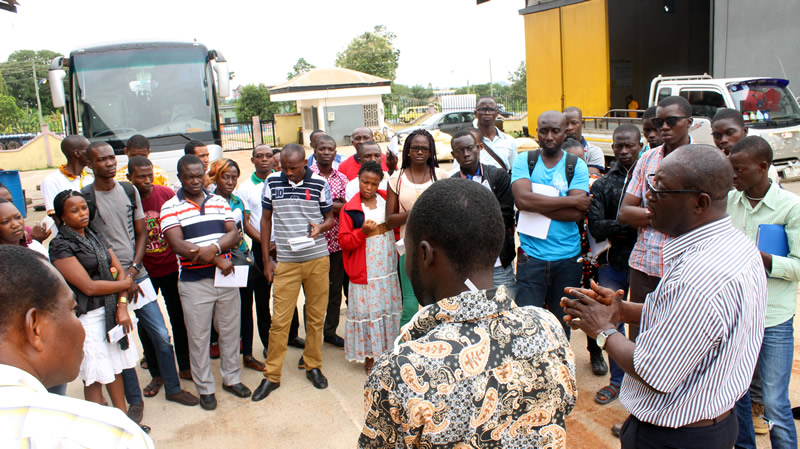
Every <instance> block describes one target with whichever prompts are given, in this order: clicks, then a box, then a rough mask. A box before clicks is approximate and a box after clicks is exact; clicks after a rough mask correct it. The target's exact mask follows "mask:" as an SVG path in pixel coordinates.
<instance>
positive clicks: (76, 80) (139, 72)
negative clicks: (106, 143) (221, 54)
mask: <svg viewBox="0 0 800 449" xmlns="http://www.w3.org/2000/svg"><path fill="white" fill-rule="evenodd" d="M206 53H207V52H206V50H205V48H204V47H172V48H170V47H166V48H135V49H130V50H112V51H107V52H97V53H92V52H89V53H83V54H81V53H76V54H73V55H72V56H71V68H72V69H71V76H72V85H73V98H74V99H75V106H74V107H75V108H76V113H77V122H78V128H79V130H80V132H81V134H83V135H84V136H86V137H88V138H90V139H92V140H117V141H122V142H125V141H127V139H128V138H130V137H131V136H132V135H134V134H142V135H144V136H145V137H147V138H148V139H150V138H153V137H158V136H166V135H176V134H181V135H184V136H187V137H189V138H197V137H194V136H191V134H196V133H203V134H208V133H209V132H210V131H217V127H218V124H217V121H216V120H215V107H214V105H215V101H214V88H213V79H214V78H213V75H212V74H211V66H210V64H208V63H207V61H206ZM201 140H203V139H201Z"/></svg>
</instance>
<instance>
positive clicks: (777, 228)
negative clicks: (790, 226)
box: [756, 224, 789, 257]
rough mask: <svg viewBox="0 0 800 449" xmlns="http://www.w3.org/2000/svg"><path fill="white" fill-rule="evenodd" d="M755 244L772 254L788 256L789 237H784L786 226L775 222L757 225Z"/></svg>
mask: <svg viewBox="0 0 800 449" xmlns="http://www.w3.org/2000/svg"><path fill="white" fill-rule="evenodd" d="M756 246H758V249H759V250H761V251H764V252H765V253H767V254H772V255H773V256H782V257H786V256H788V255H789V239H788V238H787V237H786V228H785V227H784V226H783V225H777V224H762V225H758V235H757V236H756Z"/></svg>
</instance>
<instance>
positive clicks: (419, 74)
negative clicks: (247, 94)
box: [0, 0, 525, 88]
mask: <svg viewBox="0 0 800 449" xmlns="http://www.w3.org/2000/svg"><path fill="white" fill-rule="evenodd" d="M524 4H525V2H524V1H523V0H492V1H490V2H488V3H484V4H481V5H476V2H475V0H405V1H395V2H387V1H384V0H371V1H369V0H363V1H362V0H338V1H330V0H328V1H324V0H313V1H310V0H288V1H287V0H279V1H276V0H267V1H260V2H259V1H252V0H251V1H243V0H225V1H207V0H192V1H190V0H160V1H153V0H138V1H136V2H133V1H128V2H123V1H119V0H78V1H72V0H20V5H19V6H18V7H17V13H16V14H12V13H9V12H6V11H2V10H0V30H3V37H2V38H0V61H5V60H6V59H7V58H8V55H10V54H11V53H12V52H13V51H15V50H22V49H31V50H39V49H49V50H53V51H56V52H60V53H63V54H65V55H67V54H69V52H70V51H71V50H74V49H76V48H79V47H82V46H90V45H94V44H98V43H108V42H120V41H131V40H180V41H192V40H197V41H198V42H200V43H203V44H205V45H206V46H207V47H208V48H209V49H216V50H219V51H220V52H221V53H222V54H223V55H224V56H225V58H226V59H227V60H228V68H229V70H230V71H232V72H235V74H236V77H235V79H234V80H233V82H232V86H233V87H235V86H237V85H240V84H241V85H244V84H259V83H263V84H266V85H276V84H279V83H282V82H283V81H285V80H286V75H287V73H289V72H290V71H291V70H292V66H293V65H294V64H295V62H297V59H298V58H300V57H303V58H305V59H306V60H307V61H308V62H310V63H311V64H314V65H315V66H317V67H333V66H334V63H335V61H336V53H337V52H341V51H343V50H344V49H345V48H346V47H347V44H348V43H349V42H350V41H351V40H352V39H353V38H354V37H356V36H358V35H360V34H362V33H364V32H365V31H371V30H372V29H373V28H374V26H375V25H384V26H386V28H387V29H388V30H389V31H391V32H393V33H394V34H396V35H397V38H396V39H395V41H394V45H395V48H397V49H399V50H400V61H399V67H398V70H397V78H396V80H395V81H396V82H398V83H401V84H407V85H415V84H421V85H424V86H427V85H428V83H431V85H432V86H433V87H434V88H448V87H461V86H466V85H467V84H481V83H487V82H489V80H490V70H489V66H490V60H491V78H492V79H493V80H494V81H495V82H504V81H505V80H507V78H508V73H509V72H512V71H514V70H515V69H516V68H517V67H518V66H519V63H520V61H522V60H523V59H524V58H525V42H524V32H523V19H522V16H521V15H519V12H518V11H519V10H520V9H522V8H523V7H524Z"/></svg>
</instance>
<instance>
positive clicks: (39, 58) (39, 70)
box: [0, 50, 59, 115]
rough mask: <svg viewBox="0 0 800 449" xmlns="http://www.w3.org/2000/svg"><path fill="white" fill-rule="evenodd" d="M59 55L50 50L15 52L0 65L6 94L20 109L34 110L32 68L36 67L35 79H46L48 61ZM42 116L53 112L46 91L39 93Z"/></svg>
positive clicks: (34, 91)
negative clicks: (6, 89) (6, 90)
mask: <svg viewBox="0 0 800 449" xmlns="http://www.w3.org/2000/svg"><path fill="white" fill-rule="evenodd" d="M56 56H59V53H56V52H54V51H51V50H38V51H37V50H17V51H15V52H14V53H11V55H10V56H9V57H8V60H7V61H6V62H2V63H0V74H2V76H3V78H5V82H6V86H7V87H8V94H9V95H10V96H12V97H14V100H16V102H17V106H19V107H20V108H26V107H27V108H32V109H36V108H37V106H36V89H35V87H34V82H36V81H35V80H34V78H33V66H34V65H35V66H36V78H37V79H39V80H40V79H43V78H47V71H48V69H49V68H50V61H52V60H53V58H55V57H56ZM39 98H40V99H41V101H42V114H44V115H47V114H49V113H51V112H53V111H54V110H55V108H53V101H52V100H51V99H50V95H49V94H48V93H47V91H46V90H45V91H43V92H40V94H39Z"/></svg>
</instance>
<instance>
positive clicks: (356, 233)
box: [339, 190, 386, 284]
mask: <svg viewBox="0 0 800 449" xmlns="http://www.w3.org/2000/svg"><path fill="white" fill-rule="evenodd" d="M378 194H380V196H382V197H383V199H386V191H385V190H378ZM362 225H364V210H363V209H361V193H358V194H356V195H355V196H354V197H353V198H351V199H350V201H348V202H347V204H345V205H344V207H342V210H341V211H339V245H341V247H342V260H343V263H344V271H346V272H347V276H349V277H350V282H351V283H353V284H366V283H367V236H366V235H364V233H363V232H361V226H362Z"/></svg>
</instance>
